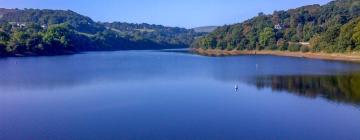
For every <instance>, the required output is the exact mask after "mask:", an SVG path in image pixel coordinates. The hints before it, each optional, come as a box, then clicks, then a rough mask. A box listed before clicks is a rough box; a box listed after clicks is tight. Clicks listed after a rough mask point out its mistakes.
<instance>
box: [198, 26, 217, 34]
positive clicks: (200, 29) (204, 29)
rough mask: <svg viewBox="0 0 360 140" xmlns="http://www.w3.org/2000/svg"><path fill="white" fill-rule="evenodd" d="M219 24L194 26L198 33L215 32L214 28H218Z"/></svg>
mask: <svg viewBox="0 0 360 140" xmlns="http://www.w3.org/2000/svg"><path fill="white" fill-rule="evenodd" d="M218 27H219V26H203V27H197V28H193V29H194V30H195V32H198V33H210V32H213V31H214V30H216V28H218Z"/></svg>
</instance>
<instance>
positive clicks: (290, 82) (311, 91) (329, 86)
mask: <svg viewBox="0 0 360 140" xmlns="http://www.w3.org/2000/svg"><path fill="white" fill-rule="evenodd" d="M247 83H250V84H253V85H256V87H257V88H259V89H264V88H271V89H272V90H274V91H286V92H287V93H292V94H296V95H300V96H305V97H310V98H316V97H322V98H325V99H327V100H329V101H334V102H341V103H349V104H353V105H357V106H358V105H360V73H355V74H347V75H336V76H324V75H321V76H311V75H308V76H259V77H256V78H253V79H252V80H249V81H247Z"/></svg>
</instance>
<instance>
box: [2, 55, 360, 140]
mask: <svg viewBox="0 0 360 140" xmlns="http://www.w3.org/2000/svg"><path fill="white" fill-rule="evenodd" d="M0 66H1V67H0V139H1V140H17V139H19V140H45V139H51V140H57V139H59V140H60V139H69V140H71V139H74V140H79V139H86V140H91V139H99V140H105V139H116V140H235V139H276V140H279V139H287V140H296V139H301V140H304V139H306V140H311V139H328V140H329V139H346V140H358V139H360V73H358V72H360V65H359V64H353V63H344V62H331V61H322V60H310V59H302V58H289V57H276V56H236V57H204V56H197V55H192V54H188V53H184V52H181V51H180V52H172V51H162V52H161V51H124V52H94V53H93V52H92V53H86V54H78V55H70V56H56V57H33V58H31V57H29V58H6V59H0ZM235 85H237V87H238V90H237V91H235Z"/></svg>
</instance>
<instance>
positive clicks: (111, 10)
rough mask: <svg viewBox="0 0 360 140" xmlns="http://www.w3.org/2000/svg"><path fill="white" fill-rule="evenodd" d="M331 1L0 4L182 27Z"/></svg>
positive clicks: (34, 0)
mask: <svg viewBox="0 0 360 140" xmlns="http://www.w3.org/2000/svg"><path fill="white" fill-rule="evenodd" d="M329 1H330V0H0V3H1V5H0V7H3V8H40V9H63V10H67V9H70V10H73V11H75V12H78V13H80V14H83V15H86V16H89V17H91V18H92V19H94V20H95V21H122V22H132V23H144V22H145V23H151V24H162V25H167V26H179V27H186V28H191V27H199V26H207V25H224V24H232V23H237V22H241V21H243V20H246V19H249V18H251V17H253V16H255V15H257V14H258V13H259V12H264V13H272V12H273V11H274V10H285V9H289V8H296V7H299V6H303V5H308V4H325V3H327V2H329Z"/></svg>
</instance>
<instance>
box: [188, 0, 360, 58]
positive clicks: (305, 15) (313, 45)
mask: <svg viewBox="0 0 360 140" xmlns="http://www.w3.org/2000/svg"><path fill="white" fill-rule="evenodd" d="M359 15H360V1H359V0H336V1H332V2H329V3H328V4H325V5H322V6H320V5H309V6H304V7H300V8H297V9H290V10H287V11H275V12H274V13H273V14H271V15H266V14H264V13H259V15H258V16H256V17H254V18H252V19H249V20H247V21H245V22H243V23H238V24H234V25H225V26H223V27H220V28H218V29H216V30H215V31H214V32H212V33H210V34H208V35H207V36H205V37H202V38H200V39H198V40H197V41H195V42H194V43H193V45H192V47H194V48H203V49H221V50H234V49H236V50H282V51H303V52H308V51H312V52H328V53H333V52H352V51H360V18H359Z"/></svg>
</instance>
